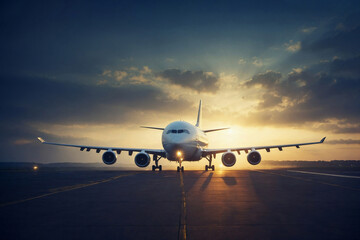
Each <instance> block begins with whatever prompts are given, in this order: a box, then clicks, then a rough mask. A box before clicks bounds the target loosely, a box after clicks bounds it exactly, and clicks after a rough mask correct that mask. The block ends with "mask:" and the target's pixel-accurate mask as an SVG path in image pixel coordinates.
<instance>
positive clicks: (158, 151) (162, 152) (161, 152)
mask: <svg viewBox="0 0 360 240" xmlns="http://www.w3.org/2000/svg"><path fill="white" fill-rule="evenodd" d="M38 139H39V141H40V142H41V143H42V144H49V145H56V146H64V147H75V148H80V151H84V150H85V149H86V151H87V152H89V151H90V150H92V149H93V150H96V152H97V153H99V152H100V151H102V150H104V151H107V150H112V151H114V152H117V154H120V153H121V151H126V152H129V155H132V153H133V152H146V153H148V154H155V155H159V156H162V157H166V153H165V150H163V149H146V148H122V147H99V146H86V145H73V144H64V143H53V142H46V141H45V140H44V139H42V138H41V137H38Z"/></svg>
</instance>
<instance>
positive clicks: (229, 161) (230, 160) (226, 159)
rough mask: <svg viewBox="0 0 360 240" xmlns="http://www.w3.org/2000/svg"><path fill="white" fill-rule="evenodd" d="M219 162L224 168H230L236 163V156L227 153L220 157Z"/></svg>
mask: <svg viewBox="0 0 360 240" xmlns="http://www.w3.org/2000/svg"><path fill="white" fill-rule="evenodd" d="M221 161H222V164H223V165H224V166H225V167H232V166H234V165H235V163H236V156H235V154H233V153H232V152H227V153H224V154H223V155H222V156H221Z"/></svg>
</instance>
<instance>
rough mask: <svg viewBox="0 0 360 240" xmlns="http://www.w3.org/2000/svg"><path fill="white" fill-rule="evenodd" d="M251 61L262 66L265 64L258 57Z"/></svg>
mask: <svg viewBox="0 0 360 240" xmlns="http://www.w3.org/2000/svg"><path fill="white" fill-rule="evenodd" d="M251 63H252V64H253V65H255V66H257V67H262V66H263V65H264V63H263V61H262V60H261V59H259V58H257V57H253V61H252V62H251Z"/></svg>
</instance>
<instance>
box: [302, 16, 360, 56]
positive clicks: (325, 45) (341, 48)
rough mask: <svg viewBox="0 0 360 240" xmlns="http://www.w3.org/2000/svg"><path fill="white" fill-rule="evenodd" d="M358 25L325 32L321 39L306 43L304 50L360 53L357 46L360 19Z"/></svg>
mask: <svg viewBox="0 0 360 240" xmlns="http://www.w3.org/2000/svg"><path fill="white" fill-rule="evenodd" d="M356 24H359V25H358V26H356V27H354V28H351V29H344V30H343V29H339V30H336V29H335V30H332V31H329V32H327V33H326V34H324V36H323V37H321V38H320V39H319V40H316V41H315V42H312V43H304V45H303V48H302V50H303V51H311V52H328V53H330V54H338V55H341V56H349V55H350V56H351V55H354V54H360V49H359V48H358V47H357V46H358V42H359V39H360V19H357V22H356Z"/></svg>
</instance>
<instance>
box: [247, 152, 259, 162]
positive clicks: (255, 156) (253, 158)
mask: <svg viewBox="0 0 360 240" xmlns="http://www.w3.org/2000/svg"><path fill="white" fill-rule="evenodd" d="M247 160H248V162H249V163H250V164H251V165H257V164H259V163H260V162H261V155H260V153H259V152H258V151H255V150H254V151H251V152H250V153H249V154H248V155H247Z"/></svg>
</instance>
